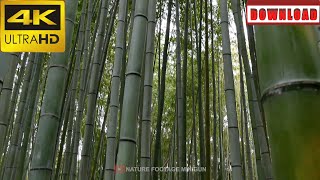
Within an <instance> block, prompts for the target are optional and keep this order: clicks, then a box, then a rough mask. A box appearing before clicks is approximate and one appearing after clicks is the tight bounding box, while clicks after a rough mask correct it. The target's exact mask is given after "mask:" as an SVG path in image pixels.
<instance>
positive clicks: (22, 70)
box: [7, 53, 29, 141]
mask: <svg viewBox="0 0 320 180" xmlns="http://www.w3.org/2000/svg"><path fill="white" fill-rule="evenodd" d="M28 56H29V53H24V56H23V60H22V63H21V64H20V65H21V68H20V70H19V74H18V79H17V80H16V81H15V84H14V89H13V92H12V97H11V100H10V105H9V110H8V114H7V117H8V118H9V119H8V122H9V127H10V125H11V127H12V124H13V118H14V113H13V112H14V110H15V109H16V106H17V100H18V95H19V90H20V86H21V83H22V80H23V77H24V73H25V69H26V64H27V59H28ZM7 141H8V139H7Z"/></svg>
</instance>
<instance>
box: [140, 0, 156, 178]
mask: <svg viewBox="0 0 320 180" xmlns="http://www.w3.org/2000/svg"><path fill="white" fill-rule="evenodd" d="M156 4H157V0H149V7H148V34H147V45H146V59H145V64H144V66H145V74H144V91H143V92H144V94H143V109H142V124H141V134H142V135H141V143H140V146H141V160H140V162H141V167H151V119H152V108H151V105H152V84H153V65H154V62H153V61H154V55H155V52H154V46H155V45H154V39H155V28H156ZM149 179H151V172H141V173H140V180H149Z"/></svg>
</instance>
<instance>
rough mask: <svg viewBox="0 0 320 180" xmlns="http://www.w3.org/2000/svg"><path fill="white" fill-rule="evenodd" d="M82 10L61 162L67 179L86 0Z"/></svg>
mask: <svg viewBox="0 0 320 180" xmlns="http://www.w3.org/2000/svg"><path fill="white" fill-rule="evenodd" d="M82 3H83V5H82V10H81V16H80V25H79V35H78V43H77V48H76V52H75V56H76V62H75V68H74V72H73V77H72V81H71V87H70V90H71V92H70V93H71V94H70V106H69V108H70V111H69V114H68V117H67V118H68V124H69V125H68V135H67V141H66V149H65V155H64V162H63V171H62V172H63V173H62V179H65V180H68V179H70V174H71V173H70V171H71V163H72V152H73V147H72V145H74V143H73V142H74V139H73V141H72V140H71V138H72V133H73V132H72V129H73V127H74V125H75V123H74V121H73V118H74V115H75V109H76V107H75V106H76V95H77V88H78V82H79V71H80V65H81V60H82V53H83V47H84V44H83V43H84V33H85V21H86V16H85V15H86V4H87V0H83V2H82Z"/></svg>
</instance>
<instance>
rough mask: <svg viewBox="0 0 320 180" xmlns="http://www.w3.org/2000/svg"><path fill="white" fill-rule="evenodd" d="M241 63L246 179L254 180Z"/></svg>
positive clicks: (241, 99) (241, 101)
mask: <svg viewBox="0 0 320 180" xmlns="http://www.w3.org/2000/svg"><path fill="white" fill-rule="evenodd" d="M239 61H240V95H241V96H240V103H241V106H242V111H243V124H242V126H243V128H244V131H243V132H242V133H243V134H244V135H243V136H244V138H243V139H242V141H244V143H245V147H243V148H244V149H245V155H244V154H243V156H245V163H246V164H247V167H248V174H247V175H246V177H248V180H253V169H252V160H251V159H252V158H251V147H250V140H249V130H248V125H249V124H248V111H247V103H246V94H245V91H244V79H243V65H242V61H241V59H239Z"/></svg>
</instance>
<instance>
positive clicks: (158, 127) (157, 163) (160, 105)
mask: <svg viewBox="0 0 320 180" xmlns="http://www.w3.org/2000/svg"><path fill="white" fill-rule="evenodd" d="M172 1H173V0H169V1H168V18H167V22H166V34H165V40H164V47H163V57H162V67H161V68H162V69H161V73H160V70H159V89H158V98H159V100H158V114H157V125H156V139H155V143H154V153H153V157H154V161H153V166H154V167H158V166H160V154H161V124H162V116H163V108H164V99H165V96H164V94H165V89H166V74H167V63H168V48H169V40H170V39H169V38H170V24H171V23H170V22H171V15H172V4H173V3H172ZM161 4H162V3H161ZM159 59H160V56H159ZM159 69H160V60H159ZM152 176H153V179H154V180H156V179H158V172H156V171H154V172H153V175H152Z"/></svg>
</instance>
